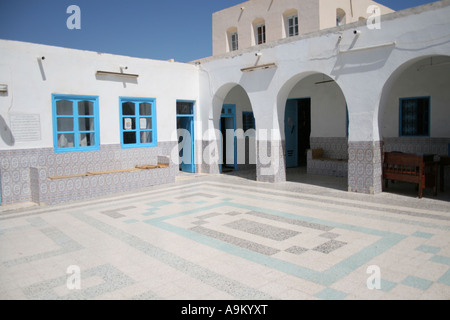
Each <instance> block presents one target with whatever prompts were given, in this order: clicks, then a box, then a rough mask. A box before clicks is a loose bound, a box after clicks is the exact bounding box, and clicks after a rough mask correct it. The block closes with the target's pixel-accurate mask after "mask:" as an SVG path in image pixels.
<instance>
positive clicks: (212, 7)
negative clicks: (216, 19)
mask: <svg viewBox="0 0 450 320" xmlns="http://www.w3.org/2000/svg"><path fill="white" fill-rule="evenodd" d="M299 1H301V0H299ZM242 2H244V1H242V0H160V1H155V0H0V39H8V40H19V41H26V42H33V43H42V44H48V45H53V46H61V47H67V48H76V49H83V50H91V51H98V52H104V53H113V54H120V55H128V56H134V57H141V58H151V59H160V60H168V59H175V60H176V61H181V62H188V61H192V60H195V59H199V58H204V57H208V56H210V55H211V54H212V43H211V42H212V40H211V38H212V34H211V19H212V18H211V16H212V13H213V12H215V11H219V10H222V9H225V8H228V7H231V6H234V5H236V4H239V3H242ZM378 2H379V3H381V4H383V5H386V6H388V7H390V8H392V9H394V10H401V9H405V8H410V7H414V6H418V5H422V4H425V3H430V2H434V0H380V1H378ZM70 5H77V6H79V7H80V9H81V29H79V30H76V29H73V30H69V29H68V28H67V26H66V21H67V19H68V18H69V17H70V14H68V13H66V11H67V8H68V7H69V6H70Z"/></svg>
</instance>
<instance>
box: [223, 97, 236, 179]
mask: <svg viewBox="0 0 450 320" xmlns="http://www.w3.org/2000/svg"><path fill="white" fill-rule="evenodd" d="M227 130H232V132H233V137H232V138H231V136H230V137H227ZM235 131H236V106H235V105H234V104H224V105H223V107H222V113H221V116H220V132H221V133H222V153H221V155H222V159H221V160H222V161H221V164H220V172H225V171H233V170H237V140H236V136H235V135H234V132H235Z"/></svg>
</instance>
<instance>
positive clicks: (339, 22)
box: [336, 8, 345, 26]
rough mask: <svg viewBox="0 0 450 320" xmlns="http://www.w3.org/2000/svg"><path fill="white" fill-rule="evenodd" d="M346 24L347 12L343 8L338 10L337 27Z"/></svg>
mask: <svg viewBox="0 0 450 320" xmlns="http://www.w3.org/2000/svg"><path fill="white" fill-rule="evenodd" d="M344 24H345V11H344V10H342V9H341V8H338V9H336V26H342V25H344Z"/></svg>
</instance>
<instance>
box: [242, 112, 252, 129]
mask: <svg viewBox="0 0 450 320" xmlns="http://www.w3.org/2000/svg"><path fill="white" fill-rule="evenodd" d="M242 129H243V130H244V132H247V130H248V129H255V117H254V116H253V112H248V111H244V112H242Z"/></svg>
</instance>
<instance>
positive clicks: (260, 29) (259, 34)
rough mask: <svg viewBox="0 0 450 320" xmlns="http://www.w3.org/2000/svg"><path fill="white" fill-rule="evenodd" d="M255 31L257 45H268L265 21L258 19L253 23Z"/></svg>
mask: <svg viewBox="0 0 450 320" xmlns="http://www.w3.org/2000/svg"><path fill="white" fill-rule="evenodd" d="M253 30H254V33H255V44H256V45H258V44H263V43H266V23H265V21H264V19H256V20H254V21H253Z"/></svg>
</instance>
